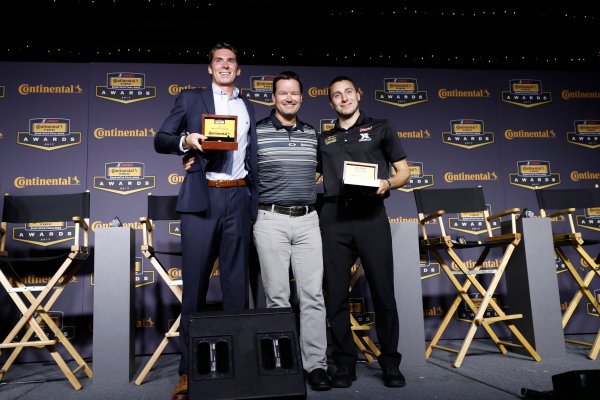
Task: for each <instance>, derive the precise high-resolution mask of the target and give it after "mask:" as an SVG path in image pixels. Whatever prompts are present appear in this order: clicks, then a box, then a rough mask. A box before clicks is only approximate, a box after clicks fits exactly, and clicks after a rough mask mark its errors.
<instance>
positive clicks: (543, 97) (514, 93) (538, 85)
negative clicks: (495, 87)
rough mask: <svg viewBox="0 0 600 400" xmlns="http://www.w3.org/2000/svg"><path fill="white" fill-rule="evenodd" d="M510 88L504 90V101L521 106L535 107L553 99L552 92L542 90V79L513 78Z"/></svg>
mask: <svg viewBox="0 0 600 400" xmlns="http://www.w3.org/2000/svg"><path fill="white" fill-rule="evenodd" d="M509 84H510V89H509V90H503V91H502V101H503V102H505V103H510V104H515V105H517V106H521V107H527V108H529V107H535V106H539V105H542V104H546V103H550V102H551V101H552V93H550V92H543V91H542V81H540V80H535V79H512V80H510V81H509Z"/></svg>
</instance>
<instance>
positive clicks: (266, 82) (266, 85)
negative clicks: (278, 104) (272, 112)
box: [241, 75, 275, 106]
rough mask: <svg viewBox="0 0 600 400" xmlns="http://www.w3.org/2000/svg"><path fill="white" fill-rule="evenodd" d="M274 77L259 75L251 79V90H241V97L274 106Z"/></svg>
mask: <svg viewBox="0 0 600 400" xmlns="http://www.w3.org/2000/svg"><path fill="white" fill-rule="evenodd" d="M274 79H275V76H274V75H258V76H251V77H250V88H245V89H242V90H241V95H242V96H243V97H245V98H246V99H248V100H250V101H252V102H254V103H258V104H262V105H264V106H272V105H273V104H275V102H274V101H273V80H274Z"/></svg>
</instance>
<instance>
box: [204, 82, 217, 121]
mask: <svg viewBox="0 0 600 400" xmlns="http://www.w3.org/2000/svg"><path fill="white" fill-rule="evenodd" d="M202 99H203V100H204V105H205V106H206V110H207V111H208V114H215V98H214V96H213V92H212V86H209V87H207V88H206V89H205V90H203V91H202Z"/></svg>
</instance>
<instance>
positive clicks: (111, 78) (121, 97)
mask: <svg viewBox="0 0 600 400" xmlns="http://www.w3.org/2000/svg"><path fill="white" fill-rule="evenodd" d="M96 96H97V97H100V98H102V99H106V100H111V101H116V102H119V103H124V104H129V103H134V102H136V101H142V100H148V99H151V98H154V97H156V86H147V85H146V74H143V73H138V72H110V73H108V74H106V86H96Z"/></svg>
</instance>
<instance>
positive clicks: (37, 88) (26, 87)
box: [18, 83, 83, 96]
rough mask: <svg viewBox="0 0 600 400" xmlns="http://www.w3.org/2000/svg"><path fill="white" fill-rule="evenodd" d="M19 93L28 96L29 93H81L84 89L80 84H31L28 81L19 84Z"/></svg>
mask: <svg viewBox="0 0 600 400" xmlns="http://www.w3.org/2000/svg"><path fill="white" fill-rule="evenodd" d="M18 90H19V94H20V95H22V96H27V95H28V94H80V93H83V89H81V86H79V85H58V86H47V85H30V84H28V83H22V84H20V85H19V89H18Z"/></svg>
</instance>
